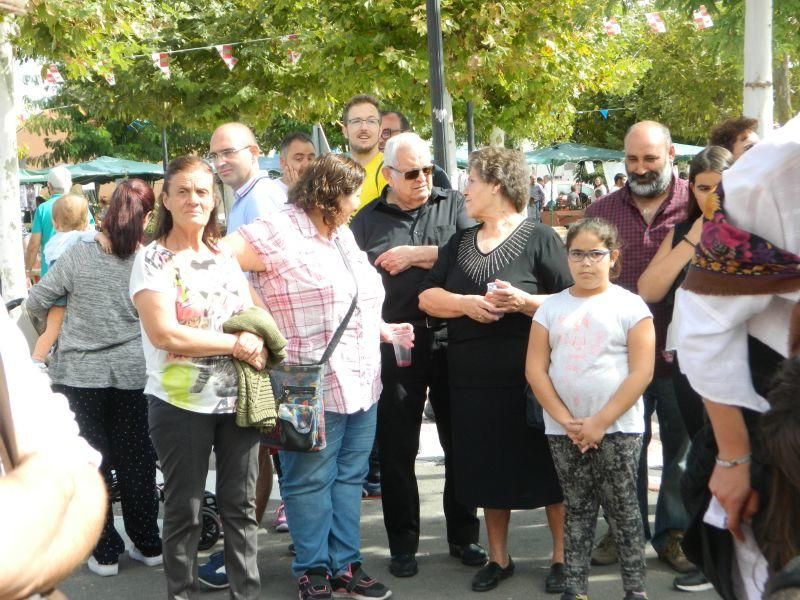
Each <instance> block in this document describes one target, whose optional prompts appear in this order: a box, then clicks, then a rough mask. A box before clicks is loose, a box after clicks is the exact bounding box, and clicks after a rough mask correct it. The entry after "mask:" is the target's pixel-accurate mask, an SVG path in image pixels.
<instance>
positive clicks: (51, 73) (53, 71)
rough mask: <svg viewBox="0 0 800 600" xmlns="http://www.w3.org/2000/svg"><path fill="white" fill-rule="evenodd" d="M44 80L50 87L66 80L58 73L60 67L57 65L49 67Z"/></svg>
mask: <svg viewBox="0 0 800 600" xmlns="http://www.w3.org/2000/svg"><path fill="white" fill-rule="evenodd" d="M44 80H45V81H46V82H47V83H49V84H50V85H57V84H59V83H64V78H63V77H62V76H61V73H59V72H58V67H57V66H55V65H50V66H48V67H47V74H46V75H45V76H44Z"/></svg>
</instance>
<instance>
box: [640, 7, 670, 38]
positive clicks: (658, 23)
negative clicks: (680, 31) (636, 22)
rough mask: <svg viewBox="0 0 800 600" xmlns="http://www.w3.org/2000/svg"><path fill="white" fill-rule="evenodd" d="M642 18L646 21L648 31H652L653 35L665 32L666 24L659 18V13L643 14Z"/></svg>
mask: <svg viewBox="0 0 800 600" xmlns="http://www.w3.org/2000/svg"><path fill="white" fill-rule="evenodd" d="M644 16H645V18H646V19H647V24H648V25H649V26H650V31H652V32H653V33H666V32H667V24H666V23H664V19H662V18H661V14H660V13H657V12H652V13H645V15H644Z"/></svg>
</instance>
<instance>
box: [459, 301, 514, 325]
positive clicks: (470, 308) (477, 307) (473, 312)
mask: <svg viewBox="0 0 800 600" xmlns="http://www.w3.org/2000/svg"><path fill="white" fill-rule="evenodd" d="M459 302H460V305H461V311H462V312H463V313H464V315H465V316H467V317H469V318H470V319H472V320H473V321H477V322H478V323H493V322H494V321H499V320H500V317H502V316H503V313H501V312H498V311H497V309H496V308H495V307H494V305H492V304H490V303H489V302H487V301H486V300H485V299H484V297H483V296H473V295H470V296H461V298H460V300H459Z"/></svg>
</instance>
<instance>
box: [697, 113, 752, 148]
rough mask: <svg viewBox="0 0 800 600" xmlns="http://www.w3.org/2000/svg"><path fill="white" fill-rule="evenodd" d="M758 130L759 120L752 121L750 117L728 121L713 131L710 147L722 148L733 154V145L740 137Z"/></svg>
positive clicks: (709, 137) (710, 136) (710, 137)
mask: <svg viewBox="0 0 800 600" xmlns="http://www.w3.org/2000/svg"><path fill="white" fill-rule="evenodd" d="M757 129H758V120H757V119H751V118H750V117H738V118H736V119H727V120H725V121H723V122H722V123H720V124H719V125H717V126H716V127H714V129H712V130H711V134H710V135H709V136H708V145H709V146H722V147H723V148H726V149H727V150H728V151H729V152H733V145H734V144H735V143H736V140H737V139H738V138H739V136H740V135H742V134H743V133H745V132H747V131H756V130H757Z"/></svg>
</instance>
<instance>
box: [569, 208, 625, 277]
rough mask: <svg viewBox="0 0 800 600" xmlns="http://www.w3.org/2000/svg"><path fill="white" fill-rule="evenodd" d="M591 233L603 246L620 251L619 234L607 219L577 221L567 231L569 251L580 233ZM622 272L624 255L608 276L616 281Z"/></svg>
mask: <svg viewBox="0 0 800 600" xmlns="http://www.w3.org/2000/svg"><path fill="white" fill-rule="evenodd" d="M584 232H585V233H591V234H592V235H593V236H595V237H596V238H597V239H599V240H600V241H601V242H602V243H603V245H604V246H605V247H606V248H608V249H609V250H611V251H612V252H613V251H614V250H619V248H620V243H619V233H618V232H617V228H616V227H615V226H614V224H613V223H609V222H608V221H606V220H605V219H598V218H593V219H580V220H578V221H575V222H574V223H573V224H572V225H570V226H569V230H568V231H567V242H566V244H567V250H568V251H569V249H570V247H571V246H572V242H573V240H574V239H575V238H576V237H577V235H578V234H579V233H584ZM621 272H622V254H618V255H617V259H616V260H615V261H614V266H613V267H611V271H609V273H608V276H609V279H612V280H613V279H616V278H617V277H619V275H620V273H621Z"/></svg>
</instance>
